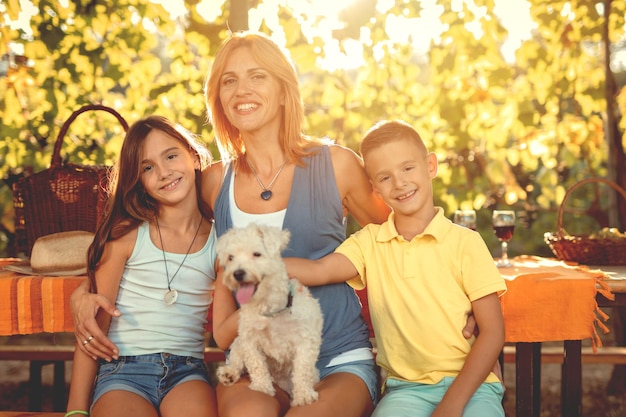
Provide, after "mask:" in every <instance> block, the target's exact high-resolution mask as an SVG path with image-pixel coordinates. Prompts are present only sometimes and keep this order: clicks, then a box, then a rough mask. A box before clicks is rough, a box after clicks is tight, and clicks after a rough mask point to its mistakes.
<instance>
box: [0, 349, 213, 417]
mask: <svg viewBox="0 0 626 417" xmlns="http://www.w3.org/2000/svg"><path fill="white" fill-rule="evenodd" d="M73 359H74V345H0V360H9V361H28V362H30V371H29V382H28V383H29V392H30V395H29V399H28V408H29V409H30V410H41V395H40V393H41V388H42V385H41V371H42V368H43V367H44V366H45V365H53V366H54V377H53V386H52V395H53V399H52V401H53V408H54V410H65V406H66V400H67V395H66V387H65V361H71V360H73ZM204 360H205V362H207V363H211V362H222V361H224V360H225V355H224V352H223V351H222V350H221V349H219V348H217V347H210V346H207V347H206V348H205V349H204ZM0 413H1V412H0ZM9 415H11V416H12V415H13V414H7V416H9ZM15 415H16V416H22V415H23V416H27V415H31V414H15ZM32 415H35V414H32ZM51 415H54V414H51ZM3 416H4V414H0V417H3Z"/></svg>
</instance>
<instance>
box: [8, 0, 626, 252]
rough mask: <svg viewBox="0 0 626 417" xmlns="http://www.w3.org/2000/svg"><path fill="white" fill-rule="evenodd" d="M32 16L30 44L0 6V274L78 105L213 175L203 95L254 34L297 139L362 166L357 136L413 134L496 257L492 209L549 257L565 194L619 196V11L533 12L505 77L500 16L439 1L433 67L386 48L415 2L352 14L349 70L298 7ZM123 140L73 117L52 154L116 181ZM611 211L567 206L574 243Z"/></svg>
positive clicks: (621, 209)
mask: <svg viewBox="0 0 626 417" xmlns="http://www.w3.org/2000/svg"><path fill="white" fill-rule="evenodd" d="M34 3H35V6H36V7H37V8H38V13H36V14H34V15H33V16H32V17H31V19H30V30H27V29H24V28H22V29H20V28H16V27H15V26H14V25H12V24H11V22H12V21H14V20H16V19H18V17H19V15H20V12H24V11H27V10H26V7H25V6H24V4H25V3H23V2H20V1H18V0H8V1H5V2H4V3H2V4H0V15H1V19H2V20H0V36H1V39H2V42H0V55H2V61H0V117H1V118H2V125H1V126H0V149H3V150H4V151H1V152H0V177H2V179H3V183H2V186H1V187H0V220H1V221H0V224H1V226H0V256H9V255H15V253H14V252H15V251H14V249H13V241H12V239H13V237H14V235H13V233H14V225H13V202H12V191H11V184H13V183H14V182H15V181H16V179H17V178H19V177H21V176H23V175H27V174H28V173H29V172H38V171H40V170H42V169H45V168H47V167H48V166H49V165H50V158H51V153H52V148H53V146H54V142H55V140H56V139H57V135H58V133H59V130H60V127H61V125H62V124H63V122H64V121H65V120H67V118H68V117H69V116H70V115H71V113H72V112H73V111H74V110H76V109H78V108H79V107H80V106H82V105H84V104H87V103H102V104H104V105H107V106H110V107H113V108H115V109H116V110H117V111H119V112H120V113H121V114H122V115H123V116H124V118H125V119H126V120H127V121H128V122H129V123H132V122H133V121H135V120H137V119H139V118H141V117H144V116H145V115H147V114H150V113H159V114H162V115H165V116H168V117H171V118H172V119H174V120H176V121H178V122H179V123H181V124H182V125H183V126H185V127H186V128H188V129H189V130H191V131H192V132H194V133H197V134H198V135H200V136H201V137H202V138H203V139H204V140H205V142H206V144H207V145H208V146H209V147H210V148H211V149H212V151H213V154H214V156H215V157H217V156H218V153H217V149H216V147H215V145H214V143H213V136H212V130H211V126H210V125H209V124H208V123H207V120H206V112H205V108H204V101H203V83H204V80H205V77H206V74H207V71H208V70H209V68H210V65H211V60H212V56H213V55H214V52H215V50H216V48H217V47H218V45H219V44H220V42H221V41H222V40H223V39H224V37H225V36H226V35H227V34H228V31H229V30H237V29H241V28H246V27H248V26H250V27H251V29H259V30H262V31H264V32H266V33H268V34H271V35H273V36H279V37H280V38H281V39H282V40H283V42H284V46H285V47H286V48H287V50H288V51H289V53H290V55H291V57H292V59H293V60H294V61H295V63H296V64H297V70H298V73H299V74H300V76H301V85H302V92H303V98H304V101H305V106H306V114H307V126H306V128H307V133H309V134H311V135H314V136H329V137H331V138H333V139H335V140H336V141H337V142H338V143H341V144H344V145H346V146H349V147H351V148H353V149H355V150H358V145H359V141H360V139H361V137H362V136H363V134H364V132H365V130H367V128H369V127H370V126H371V125H373V124H374V123H375V122H377V121H379V120H381V119H388V118H401V119H405V120H407V121H409V122H410V123H411V124H413V125H414V126H415V127H416V128H417V129H418V130H419V131H420V132H421V134H422V136H423V137H424V139H425V140H426V141H427V143H428V144H429V147H430V148H431V150H433V151H435V152H436V153H437V155H438V157H439V160H440V169H439V175H438V177H437V179H436V184H435V187H436V188H435V190H436V200H437V201H436V202H437V204H439V205H441V206H443V207H444V209H445V211H446V214H447V215H449V216H451V215H452V213H453V211H454V210H455V209H457V208H459V207H462V208H473V209H475V210H477V212H478V229H479V232H481V234H482V235H483V238H484V239H485V241H486V242H487V244H488V245H489V247H491V248H494V254H495V255H497V254H498V253H499V250H498V243H497V240H496V238H495V236H494V235H493V232H492V230H491V221H490V214H491V211H492V210H493V209H495V208H513V209H514V210H516V211H517V212H518V215H519V218H520V222H519V227H518V228H517V230H516V234H515V237H514V239H513V241H512V242H511V245H510V251H509V253H510V254H511V255H516V254H520V253H530V254H538V255H548V256H549V255H551V252H550V250H549V248H548V247H547V245H546V244H545V243H544V241H543V234H544V232H546V231H555V230H556V225H557V219H556V216H557V214H556V213H557V210H558V208H559V206H560V204H561V202H562V200H563V197H564V196H565V193H566V191H567V190H568V189H570V188H571V187H572V185H573V184H574V183H576V182H577V181H578V180H580V179H583V178H587V177H591V176H601V177H609V178H611V179H613V180H615V181H616V182H617V183H618V184H620V185H622V186H624V185H625V184H626V170H625V169H624V167H625V166H624V143H625V139H624V130H626V119H624V118H623V117H621V116H622V114H623V113H624V111H626V90H625V89H624V85H625V84H626V60H624V59H622V61H621V64H620V61H619V59H618V58H619V57H620V56H622V57H623V56H624V54H625V53H626V52H625V51H626V40H625V37H624V24H625V20H624V16H625V14H626V2H623V1H610V0H604V1H583V0H581V1H577V2H570V1H564V0H557V1H550V2H545V1H540V0H531V1H529V5H530V14H531V17H532V20H533V22H534V28H533V30H532V32H531V33H530V36H529V37H528V39H526V40H524V41H523V42H522V43H521V45H520V47H519V48H518V49H517V51H516V53H515V59H514V61H513V62H511V61H509V60H506V59H505V57H504V55H503V53H502V51H501V47H502V45H503V43H504V42H505V41H506V39H507V36H508V31H507V27H504V26H503V24H502V22H501V21H500V19H499V18H498V16H497V15H496V14H495V7H496V4H495V2H494V0H474V1H473V2H468V1H443V0H439V1H437V2H436V4H437V5H438V6H439V7H440V11H441V14H440V15H439V17H438V19H439V20H440V23H441V24H442V25H445V26H444V27H445V30H444V31H443V32H442V34H441V36H440V38H438V39H437V40H433V41H431V44H430V47H429V48H428V49H427V50H426V51H416V50H415V48H413V47H411V41H412V40H414V38H412V37H415V36H419V30H416V31H415V32H413V34H411V35H409V34H407V36H406V37H405V38H404V39H400V40H398V39H397V38H394V37H392V36H390V33H391V30H392V27H393V21H394V20H393V19H397V18H400V17H404V18H418V17H420V16H422V15H423V14H424V12H425V10H424V9H423V8H422V6H421V3H420V2H417V1H411V2H406V1H400V0H396V1H387V3H386V4H387V5H388V8H386V9H384V10H383V9H381V8H380V7H379V8H377V7H376V2H375V1H374V0H362V1H359V2H356V3H354V4H353V5H352V6H351V8H349V9H347V10H346V11H344V12H343V14H342V15H341V16H342V18H343V19H344V22H343V23H345V24H344V26H343V27H342V28H339V29H335V30H334V31H333V33H332V36H333V37H334V39H335V42H336V45H337V47H338V48H339V50H340V51H344V52H346V51H347V50H348V49H349V48H352V47H353V46H354V45H355V44H357V45H359V48H360V49H361V51H362V52H361V56H360V59H361V64H360V65H359V66H357V67H355V68H328V67H325V66H323V65H321V64H320V62H321V60H322V59H323V58H328V57H327V56H326V55H327V52H326V51H327V50H326V49H325V46H326V45H327V44H328V39H327V38H324V37H322V36H320V35H311V34H310V33H305V31H304V30H303V28H304V25H303V24H302V22H304V21H307V22H309V23H310V22H311V21H315V20H316V19H317V20H319V19H321V18H320V17H319V16H314V15H313V14H312V12H310V11H307V10H304V11H303V10H302V9H300V10H298V9H296V8H295V7H292V6H291V5H290V4H296V3H298V2H293V1H292V2H289V1H287V0H283V1H269V0H268V1H262V0H248V1H244V0H231V1H223V0H222V1H221V2H220V1H214V2H213V4H214V5H215V4H218V3H221V8H220V10H219V13H217V14H216V15H215V16H214V17H212V18H210V19H207V18H205V17H203V15H201V14H200V12H199V10H200V9H199V8H198V4H199V2H198V1H197V0H185V2H184V4H185V7H186V10H187V14H186V15H184V16H179V17H176V18H174V17H172V15H170V13H168V11H166V10H165V9H164V8H163V6H162V5H160V4H156V3H154V2H150V1H148V0H119V1H116V2H107V1H100V0H89V1H87V0H75V1H71V2H69V1H59V2H57V1H45V0H42V1H35V2H34ZM109 3H115V5H112V4H109ZM300 3H302V2H300ZM304 3H305V4H309V3H310V4H312V2H304ZM379 3H382V2H379ZM470 3H471V4H470ZM473 5H475V6H476V7H478V9H476V7H474V6H473ZM379 6H380V4H379ZM245 10H248V11H249V13H248V14H246V13H242V11H245ZM477 10H480V11H481V13H477ZM605 15H606V16H608V19H607V18H605ZM253 16H256V17H255V18H252V17H253ZM259 16H261V17H259ZM388 22H391V23H388ZM470 24H472V25H474V26H473V27H474V28H475V27H478V28H480V30H481V32H482V34H481V35H479V36H476V35H475V34H474V32H473V31H471V30H470V29H469V28H471V27H472V26H471V25H470ZM364 33H365V34H367V36H363V34H364ZM122 139H123V131H122V129H121V127H120V126H119V123H117V121H116V120H115V119H114V118H113V117H112V116H108V115H104V116H103V115H101V114H83V115H81V116H79V118H78V119H77V121H76V122H75V123H73V124H72V125H71V128H70V131H69V133H68V135H67V136H66V137H65V138H64V139H63V140H64V141H63V148H62V155H63V157H64V158H65V159H67V160H70V161H72V162H74V163H85V164H91V163H104V164H112V163H113V162H114V161H115V158H116V156H117V152H118V151H119V148H120V144H121V141H122ZM611 198H614V197H611V196H610V195H609V194H608V191H607V189H606V187H601V186H598V187H597V189H596V187H585V188H584V189H580V190H578V191H577V192H576V193H572V196H571V197H570V198H569V199H568V207H571V210H568V214H567V217H564V221H563V223H564V224H565V225H566V226H567V230H568V232H571V233H582V234H586V233H591V232H593V231H594V230H597V229H599V228H600V227H601V226H605V225H612V226H618V227H622V230H623V228H624V224H623V223H622V224H621V225H620V224H619V219H620V218H621V220H622V222H624V221H625V220H624V219H626V215H625V214H624V213H625V212H626V207H625V206H626V204H622V203H620V204H616V200H614V199H613V200H612V199H611ZM617 201H618V202H620V200H619V199H617ZM570 211H571V213H570ZM351 227H352V228H353V229H354V228H356V226H355V225H352V226H351Z"/></svg>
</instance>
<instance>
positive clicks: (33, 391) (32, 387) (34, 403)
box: [28, 361, 46, 411]
mask: <svg viewBox="0 0 626 417" xmlns="http://www.w3.org/2000/svg"><path fill="white" fill-rule="evenodd" d="M45 364H46V362H45V361H30V375H29V381H28V385H29V386H28V411H41V397H42V394H43V393H42V392H41V368H42V367H43V365H45Z"/></svg>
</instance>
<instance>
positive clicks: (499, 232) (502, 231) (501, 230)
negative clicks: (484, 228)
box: [493, 226, 515, 242]
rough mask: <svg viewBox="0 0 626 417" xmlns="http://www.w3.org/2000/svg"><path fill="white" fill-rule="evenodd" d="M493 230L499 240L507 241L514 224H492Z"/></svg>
mask: <svg viewBox="0 0 626 417" xmlns="http://www.w3.org/2000/svg"><path fill="white" fill-rule="evenodd" d="M493 230H494V231H495V232H496V236H497V237H498V239H499V240H500V241H501V242H508V241H509V240H511V239H512V238H513V232H514V231H515V226H494V227H493Z"/></svg>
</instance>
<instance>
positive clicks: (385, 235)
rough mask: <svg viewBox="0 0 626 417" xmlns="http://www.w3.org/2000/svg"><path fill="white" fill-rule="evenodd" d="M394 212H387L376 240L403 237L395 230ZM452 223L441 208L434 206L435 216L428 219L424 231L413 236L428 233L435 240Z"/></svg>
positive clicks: (446, 230) (444, 232)
mask: <svg viewBox="0 0 626 417" xmlns="http://www.w3.org/2000/svg"><path fill="white" fill-rule="evenodd" d="M394 219H395V213H394V212H393V211H392V212H391V213H389V217H387V221H386V222H385V223H383V224H382V225H381V226H380V229H379V231H378V234H377V236H376V240H377V241H378V242H388V241H390V240H393V239H396V238H398V239H404V237H402V236H400V234H399V233H398V231H397V230H396V224H395V222H394ZM451 225H452V223H451V222H450V220H448V219H447V218H446V217H445V216H444V214H443V208H441V207H435V217H433V219H432V220H431V221H430V223H429V224H428V226H426V229H424V231H423V232H422V233H421V234H419V235H417V236H415V237H420V236H425V235H430V236H432V237H434V238H435V240H438V241H439V240H441V239H443V237H444V235H445V234H446V233H447V232H448V230H449V229H450V227H451Z"/></svg>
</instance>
